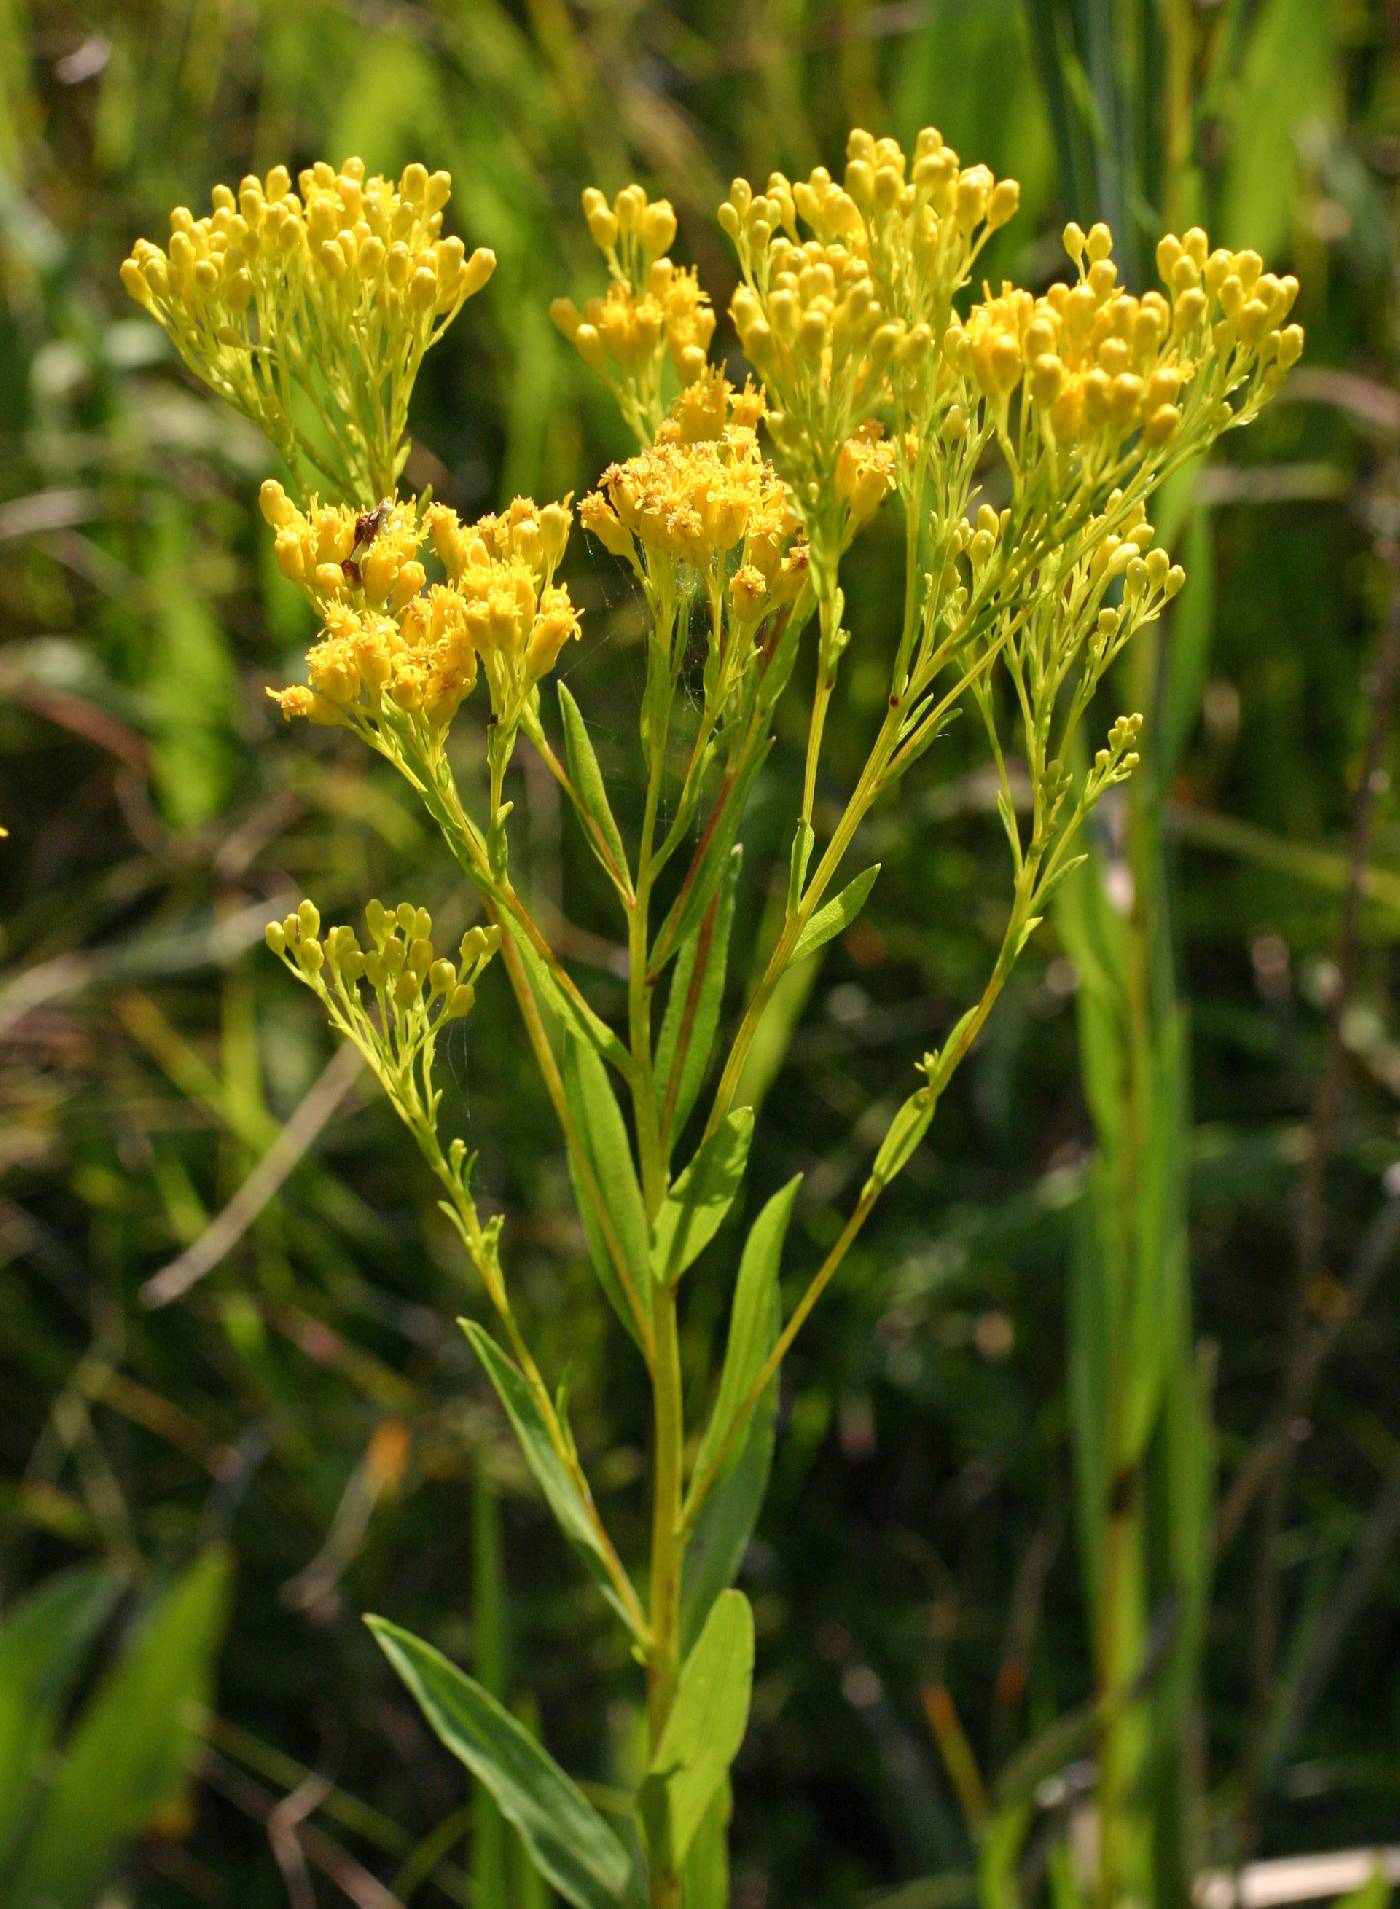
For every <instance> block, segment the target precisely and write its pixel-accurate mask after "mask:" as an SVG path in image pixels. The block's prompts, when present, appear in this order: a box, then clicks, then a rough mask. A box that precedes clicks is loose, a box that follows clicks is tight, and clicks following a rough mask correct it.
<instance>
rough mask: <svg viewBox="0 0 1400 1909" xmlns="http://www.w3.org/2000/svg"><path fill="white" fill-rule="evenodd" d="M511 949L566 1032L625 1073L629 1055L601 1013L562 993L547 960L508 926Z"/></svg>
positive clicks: (629, 1058)
mask: <svg viewBox="0 0 1400 1909" xmlns="http://www.w3.org/2000/svg"><path fill="white" fill-rule="evenodd" d="M511 935H512V939H513V942H514V945H515V950H516V952H517V954H518V955H519V956H520V959H521V961H522V963H523V964H524V967H525V970H526V972H527V973H528V975H529V977H530V984H531V986H532V987H533V988H534V990H535V992H536V993H537V994H538V995H539V997H540V999H541V1000H542V1001H543V1002H544V1004H545V1006H546V1007H547V1008H548V1009H549V1011H550V1013H551V1014H552V1015H553V1016H554V1018H555V1020H556V1021H557V1022H558V1023H559V1026H560V1027H561V1028H562V1029H563V1030H564V1032H565V1034H566V1035H569V1036H571V1037H572V1039H573V1040H575V1041H582V1042H585V1043H586V1044H587V1046H588V1049H589V1051H590V1052H591V1053H593V1054H601V1055H603V1056H604V1058H605V1059H607V1060H610V1061H611V1062H612V1064H613V1066H614V1067H616V1068H618V1069H620V1071H621V1072H622V1073H624V1074H626V1073H627V1072H628V1071H629V1070H630V1068H631V1066H632V1057H631V1055H630V1054H629V1053H628V1052H627V1049H626V1048H625V1047H624V1046H623V1045H622V1042H621V1041H620V1040H619V1039H618V1038H617V1036H616V1034H614V1033H613V1031H612V1029H611V1028H610V1027H609V1026H608V1024H607V1022H606V1021H605V1020H603V1018H602V1017H601V1015H598V1014H595V1013H594V1012H593V1010H592V1008H591V1007H589V1005H588V1003H587V1002H586V1001H585V1000H584V999H583V998H582V996H576V995H571V994H567V993H565V991H564V989H563V988H562V987H560V985H559V983H558V982H557V981H556V980H555V978H554V976H553V974H552V973H551V972H550V969H549V964H548V962H546V961H545V959H544V957H543V956H542V955H541V954H540V951H539V949H538V948H536V947H535V946H534V944H533V943H532V942H531V940H530V938H529V936H528V935H525V934H518V933H516V932H515V931H514V930H513V929H512V930H511Z"/></svg>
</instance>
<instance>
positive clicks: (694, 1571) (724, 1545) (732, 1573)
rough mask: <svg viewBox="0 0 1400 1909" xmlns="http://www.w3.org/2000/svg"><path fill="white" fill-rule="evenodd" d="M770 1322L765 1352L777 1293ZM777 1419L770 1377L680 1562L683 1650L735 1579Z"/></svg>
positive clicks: (764, 1486) (774, 1326)
mask: <svg viewBox="0 0 1400 1909" xmlns="http://www.w3.org/2000/svg"><path fill="white" fill-rule="evenodd" d="M770 1324H771V1331H770V1335H769V1339H768V1345H767V1348H766V1351H771V1350H772V1346H773V1341H774V1340H775V1339H776V1338H777V1336H778V1305H777V1295H776V1294H775V1295H774V1299H773V1311H772V1314H771V1320H770ZM777 1416H778V1381H777V1380H776V1379H774V1381H773V1383H772V1384H771V1385H770V1386H769V1387H768V1390H767V1391H766V1392H765V1393H764V1394H763V1397H762V1398H761V1399H760V1400H759V1402H758V1404H757V1405H756V1406H755V1408H754V1411H753V1416H752V1417H751V1418H750V1420H749V1426H748V1431H747V1432H746V1433H745V1434H744V1437H743V1442H742V1445H741V1447H740V1450H739V1457H738V1461H737V1462H736V1463H735V1464H734V1466H733V1468H732V1469H730V1467H729V1466H728V1464H726V1467H725V1472H724V1473H723V1474H721V1477H722V1482H721V1483H720V1484H718V1485H717V1486H716V1487H715V1489H714V1490H713V1491H712V1492H711V1493H710V1495H709V1497H708V1498H707V1499H706V1500H705V1503H704V1505H703V1507H702V1509H701V1512H700V1516H699V1518H698V1519H697V1520H696V1523H695V1532H694V1535H693V1536H692V1538H691V1540H690V1550H689V1553H688V1555H687V1557H686V1564H685V1601H684V1603H683V1605H682V1607H681V1646H682V1648H683V1649H688V1648H689V1646H690V1643H691V1641H692V1640H693V1639H694V1638H695V1637H697V1636H698V1635H699V1632H700V1629H701V1627H702V1626H703V1624H704V1622H705V1619H706V1618H707V1617H708V1616H709V1614H710V1610H711V1607H712V1606H713V1604H714V1602H715V1599H716V1598H717V1597H719V1596H720V1594H721V1593H722V1592H724V1591H727V1590H728V1589H729V1586H730V1585H731V1584H732V1583H733V1582H734V1580H735V1578H736V1577H738V1575H739V1570H740V1567H741V1566H742V1564H743V1562H744V1554H745V1553H746V1552H747V1550H748V1548H749V1540H750V1538H751V1537H752V1536H753V1529H754V1526H755V1525H756V1524H757V1523H758V1514H759V1512H760V1511H761V1510H762V1509H763V1500H764V1497H765V1495H766V1493H767V1490H768V1474H769V1471H770V1470H771V1469H772V1464H773V1446H774V1442H775V1439H774V1423H775V1421H776V1419H777Z"/></svg>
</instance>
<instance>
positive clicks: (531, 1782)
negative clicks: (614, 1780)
mask: <svg viewBox="0 0 1400 1909" xmlns="http://www.w3.org/2000/svg"><path fill="white" fill-rule="evenodd" d="M365 1622H366V1623H367V1624H368V1625H369V1628H370V1630H371V1631H372V1632H373V1633H374V1638H375V1642H376V1643H377V1644H378V1645H379V1648H380V1649H381V1650H382V1651H383V1652H384V1655H385V1656H386V1657H387V1658H388V1660H389V1662H390V1663H391V1664H392V1665H393V1667H394V1669H395V1670H396V1671H397V1672H398V1674H399V1676H400V1677H401V1678H402V1679H403V1681H404V1683H405V1684H406V1685H407V1687H408V1689H409V1691H410V1693H411V1694H412V1696H413V1698H414V1699H415V1701H416V1702H417V1704H418V1707H419V1709H420V1710H421V1711H422V1712H423V1715H424V1717H425V1718H426V1719H427V1721H428V1723H429V1724H430V1725H431V1726H432V1728H433V1730H434V1731H436V1733H437V1735H438V1736H439V1737H440V1738H441V1739H442V1741H443V1743H444V1744H446V1746H447V1748H448V1749H449V1750H450V1751H451V1752H452V1754H453V1756H455V1757H457V1758H458V1759H459V1760H460V1761H461V1762H462V1763H464V1764H465V1765H466V1767H467V1768H468V1769H469V1770H470V1771H471V1773H472V1775H473V1776H474V1777H476V1779H477V1780H478V1782H481V1783H484V1784H485V1785H486V1787H487V1788H488V1789H489V1790H490V1792H491V1794H492V1795H493V1796H494V1797H495V1799H496V1803H497V1806H498V1807H499V1809H500V1812H501V1814H502V1816H504V1817H505V1818H506V1820H507V1821H508V1822H511V1823H513V1824H514V1825H515V1827H516V1829H517V1831H518V1832H519V1834H520V1837H521V1840H522V1841H523V1842H524V1844H525V1847H526V1849H527V1850H528V1851H529V1854H530V1859H531V1861H532V1862H533V1863H534V1865H535V1867H536V1868H537V1869H538V1870H539V1872H540V1874H541V1875H542V1876H543V1877H545V1879H546V1880H547V1881H548V1882H550V1883H552V1884H553V1886H554V1888H556V1889H557V1890H558V1891H559V1893H560V1895H561V1896H563V1897H565V1898H566V1899H567V1900H568V1901H569V1902H571V1903H573V1904H574V1905H575V1909H618V1904H619V1903H629V1904H630V1903H633V1902H635V1897H634V1896H633V1895H631V1894H629V1891H628V1884H629V1877H630V1874H631V1864H630V1862H629V1860H628V1856H627V1851H626V1850H625V1849H624V1848H623V1846H622V1844H621V1843H620V1842H619V1841H618V1839H617V1837H616V1836H614V1835H613V1833H612V1831H611V1830H610V1829H609V1828H608V1826H607V1824H606V1823H605V1822H604V1821H603V1819H602V1817H601V1816H600V1815H599V1814H598V1812H597V1810H595V1809H594V1807H593V1805H592V1804H591V1803H590V1802H589V1801H588V1799H587V1798H586V1797H585V1796H584V1795H583V1792H582V1791H581V1790H580V1789H579V1787H578V1785H577V1784H576V1783H574V1782H573V1780H572V1779H571V1778H570V1777H568V1776H566V1775H565V1774H564V1772H563V1771H562V1770H561V1769H560V1768H559V1765H558V1764H557V1763H556V1762H555V1761H554V1759H553V1758H552V1757H551V1756H550V1755H549V1753H548V1752H547V1751H546V1750H544V1749H543V1748H542V1746H541V1745H540V1744H538V1743H537V1742H536V1741H535V1739H534V1738H533V1737H532V1736H531V1735H530V1734H529V1733H528V1731H527V1730H526V1729H525V1728H524V1726H523V1725H522V1724H520V1723H518V1722H517V1721H516V1719H515V1718H514V1717H512V1716H511V1714H510V1712H509V1711H508V1710H506V1709H504V1708H503V1707H502V1706H501V1705H500V1704H499V1703H497V1701H496V1699H495V1698H494V1697H492V1696H490V1695H489V1694H488V1693H487V1692H486V1691H485V1690H483V1689H482V1687H481V1685H480V1684H478V1683H476V1682H475V1681H474V1680H473V1679H472V1678H470V1677H468V1676H466V1675H465V1674H464V1673H463V1672H462V1671H460V1670H458V1669H457V1667H456V1665H455V1664H451V1663H449V1662H448V1660H447V1659H446V1658H445V1657H444V1656H443V1655H442V1653H441V1651H437V1650H434V1649H433V1647H432V1645H431V1644H426V1643H424V1641H423V1640H422V1638H421V1637H415V1636H413V1634H412V1633H411V1632H410V1631H405V1630H401V1629H400V1628H399V1626H398V1625H397V1624H390V1623H389V1622H388V1621H387V1620H386V1619H385V1618H382V1617H368V1618H366V1619H365Z"/></svg>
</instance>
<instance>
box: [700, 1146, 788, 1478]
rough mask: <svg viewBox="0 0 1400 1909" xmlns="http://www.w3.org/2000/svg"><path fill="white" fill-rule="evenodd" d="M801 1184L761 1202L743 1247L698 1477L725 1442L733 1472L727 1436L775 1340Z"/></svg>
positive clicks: (734, 1449) (733, 1453)
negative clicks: (787, 1243) (781, 1271)
mask: <svg viewBox="0 0 1400 1909" xmlns="http://www.w3.org/2000/svg"><path fill="white" fill-rule="evenodd" d="M801 1184H802V1175H801V1174H800V1173H799V1174H795V1175H794V1176H793V1178H792V1179H791V1180H789V1181H788V1183H787V1185H786V1186H784V1187H779V1189H778V1191H777V1192H776V1193H775V1194H774V1195H773V1196H772V1198H771V1199H770V1200H768V1201H767V1202H766V1203H765V1204H764V1206H763V1209H762V1211H761V1212H760V1213H759V1215H758V1218H757V1219H756V1220H755V1221H754V1223H753V1226H752V1228H751V1229H750V1231H749V1237H748V1239H747V1240H746V1241H745V1243H744V1252H743V1257H742V1258H741V1259H740V1261H739V1277H738V1279H737V1280H736V1282H735V1286H734V1304H733V1308H732V1310H731V1312H730V1316H729V1339H728V1341H727V1343H726V1345H725V1348H724V1365H723V1367H722V1369H721V1371H720V1376H719V1390H718V1392H717V1393H716V1395H715V1404H714V1410H713V1411H712V1412H711V1414H710V1422H709V1424H708V1425H707V1426H706V1428H705V1436H704V1438H703V1439H702V1440H701V1443H700V1450H699V1452H698V1453H697V1454H696V1458H695V1472H696V1475H697V1476H699V1475H700V1474H702V1473H703V1472H705V1471H707V1470H708V1469H709V1466H710V1464H711V1463H712V1462H713V1460H714V1458H715V1457H716V1455H717V1454H718V1453H719V1452H720V1451H721V1450H722V1449H723V1448H724V1446H725V1445H726V1443H728V1444H729V1451H730V1458H729V1461H728V1463H727V1465H726V1471H728V1470H731V1469H732V1468H733V1465H734V1463H735V1462H736V1461H737V1459H738V1457H739V1445H738V1440H737V1438H736V1439H734V1440H733V1441H731V1440H730V1433H731V1431H734V1430H736V1429H738V1430H742V1427H738V1428H736V1426H735V1421H736V1419H737V1417H738V1414H739V1411H740V1408H741V1407H742V1405H743V1402H744V1400H745V1398H746V1397H747V1396H748V1393H749V1391H750V1389H751V1387H752V1386H753V1383H754V1381H755V1379H757V1377H758V1375H759V1373H760V1372H761V1371H762V1369H763V1362H764V1360H765V1359H766V1358H767V1357H768V1354H769V1353H770V1352H771V1351H772V1349H773V1342H774V1340H775V1339H776V1338H777V1336H778V1319H779V1314H780V1304H779V1295H778V1267H779V1265H780V1263H781V1260H782V1255H783V1241H784V1240H785V1239H786V1237H787V1229H788V1223H789V1221H790V1220H791V1218H792V1207H793V1202H794V1200H795V1199H796V1198H797V1189H798V1188H799V1187H800V1186H801Z"/></svg>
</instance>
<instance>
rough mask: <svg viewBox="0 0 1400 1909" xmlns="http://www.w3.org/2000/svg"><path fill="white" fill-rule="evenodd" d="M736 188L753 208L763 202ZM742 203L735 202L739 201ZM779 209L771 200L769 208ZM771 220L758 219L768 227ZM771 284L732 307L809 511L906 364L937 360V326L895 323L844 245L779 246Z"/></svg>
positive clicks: (747, 291)
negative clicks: (932, 353)
mask: <svg viewBox="0 0 1400 1909" xmlns="http://www.w3.org/2000/svg"><path fill="white" fill-rule="evenodd" d="M732 190H733V192H734V194H735V195H736V196H737V198H738V200H740V201H743V202H744V204H745V207H746V210H747V211H748V212H750V213H751V212H752V210H753V208H754V206H757V205H759V204H760V203H763V202H761V201H759V200H757V199H746V198H745V194H746V193H747V190H748V188H747V187H746V186H745V184H744V182H743V181H742V180H735V182H734V186H733V189H732ZM729 203H731V204H732V203H733V201H731V202H729ZM769 203H771V202H769ZM768 223H769V220H768V217H767V216H765V217H763V218H761V219H759V220H757V221H751V222H750V225H749V228H748V229H749V230H750V231H752V230H753V229H754V227H755V226H758V227H760V228H762V227H766V226H767V225H768ZM764 277H765V278H766V286H765V287H763V288H760V284H759V283H758V282H757V281H753V280H747V279H746V281H745V283H743V284H742V285H740V286H739V287H738V289H737V290H736V291H735V293H734V298H733V302H732V304H731V306H730V310H731V312H732V314H733V318H734V325H735V329H736V331H737V332H738V334H739V342H740V344H741V345H742V346H743V348H744V352H745V354H746V356H747V357H748V359H749V361H750V363H751V364H752V365H753V367H754V369H755V370H756V371H757V373H758V375H759V377H760V378H762V380H763V382H764V384H765V386H766V387H767V393H768V399H769V412H768V431H769V435H770V437H771V438H772V441H773V446H774V449H775V451H776V453H777V456H778V459H779V465H780V468H781V469H782V471H783V474H784V476H785V477H787V478H788V479H789V481H790V482H791V483H792V484H793V486H794V488H795V489H796V491H797V494H798V497H799V501H800V503H801V505H802V507H803V508H804V510H809V509H811V508H812V507H814V506H815V505H816V503H817V501H818V499H819V497H820V496H821V495H822V494H823V492H824V488H825V485H826V483H827V481H828V479H829V477H830V474H831V472H832V470H833V469H834V466H835V460H836V458H837V456H838V454H839V451H840V447H841V445H842V444H843V443H844V442H845V441H846V439H847V438H849V437H850V436H851V435H852V434H853V433H854V432H856V431H858V430H859V429H860V427H861V425H862V424H864V423H865V422H866V421H867V419H869V418H871V417H873V416H874V415H875V413H876V411H877V409H878V408H879V407H880V405H881V404H882V403H883V401H884V399H885V396H886V394H887V391H888V380H889V376H890V373H891V371H892V370H893V369H895V368H896V367H899V368H901V369H907V368H912V367H914V366H916V365H917V364H919V363H920V362H921V361H922V359H923V358H924V357H925V356H926V355H927V353H928V351H929V349H930V347H931V343H932V334H931V332H930V330H929V328H928V326H927V325H916V326H909V325H907V324H905V323H904V321H903V320H902V319H898V318H892V317H891V316H890V315H889V313H888V311H887V310H886V308H885V307H884V305H882V303H881V302H880V299H879V297H878V296H877V293H876V287H875V281H874V279H873V277H872V275H871V270H870V265H869V261H868V260H866V259H864V258H862V257H861V256H860V254H859V253H856V252H852V251H849V250H847V248H846V247H845V246H843V245H841V244H839V243H829V244H823V243H822V242H821V241H820V240H818V239H810V240H808V241H807V242H806V243H805V244H798V243H797V242H796V241H795V240H793V239H790V238H788V237H787V236H786V235H785V234H782V233H779V234H778V235H777V236H776V237H773V238H771V239H770V240H769V242H768V246H767V256H766V260H765V272H764Z"/></svg>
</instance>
